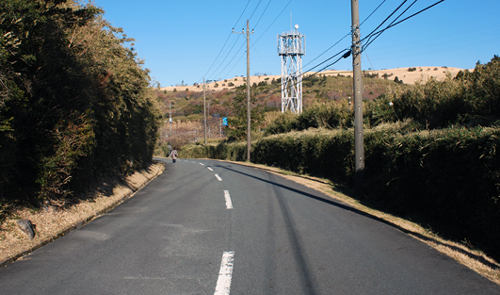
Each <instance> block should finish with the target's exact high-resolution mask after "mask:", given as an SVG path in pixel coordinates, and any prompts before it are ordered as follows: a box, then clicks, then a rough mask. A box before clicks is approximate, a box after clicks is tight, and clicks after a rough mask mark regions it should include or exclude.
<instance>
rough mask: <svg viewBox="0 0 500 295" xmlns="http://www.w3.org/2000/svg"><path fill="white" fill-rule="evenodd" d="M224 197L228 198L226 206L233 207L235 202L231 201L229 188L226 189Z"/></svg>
mask: <svg viewBox="0 0 500 295" xmlns="http://www.w3.org/2000/svg"><path fill="white" fill-rule="evenodd" d="M224 199H226V208H227V209H228V210H229V209H233V202H232V201H231V196H230V195H229V191H228V190H224Z"/></svg>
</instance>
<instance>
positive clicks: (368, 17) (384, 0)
mask: <svg viewBox="0 0 500 295" xmlns="http://www.w3.org/2000/svg"><path fill="white" fill-rule="evenodd" d="M385 2H386V0H383V1H382V2H381V3H380V4H379V5H378V6H377V7H376V8H375V9H374V10H373V11H372V12H371V13H370V14H369V15H368V16H367V17H366V18H365V20H363V22H362V23H361V24H360V26H362V25H363V24H364V23H365V22H366V21H367V20H368V19H370V17H371V16H372V15H373V14H374V13H375V12H376V11H377V10H378V9H379V8H380V7H381V6H382V5H383V4H384V3H385ZM351 33H352V32H349V33H347V34H346V35H345V36H344V37H342V38H340V40H338V41H337V42H335V43H334V44H333V45H332V46H330V47H328V49H326V50H325V51H323V52H322V53H321V54H320V55H318V56H317V57H315V58H314V59H313V60H311V61H310V62H308V63H307V64H306V65H305V67H307V66H308V65H310V64H311V63H313V62H314V61H315V60H317V59H318V58H320V57H321V56H323V55H324V54H325V53H327V52H328V51H330V50H331V49H332V48H333V47H335V46H337V45H338V44H339V43H340V42H342V41H343V40H344V39H345V38H347V37H349V36H350V35H351Z"/></svg>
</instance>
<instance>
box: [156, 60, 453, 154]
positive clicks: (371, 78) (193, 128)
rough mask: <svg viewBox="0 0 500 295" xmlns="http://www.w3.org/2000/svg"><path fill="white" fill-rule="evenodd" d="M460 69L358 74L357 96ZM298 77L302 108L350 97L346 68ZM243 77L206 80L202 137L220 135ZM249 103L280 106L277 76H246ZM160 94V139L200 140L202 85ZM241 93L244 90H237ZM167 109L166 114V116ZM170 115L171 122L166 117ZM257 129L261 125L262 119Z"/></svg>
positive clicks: (442, 76)
mask: <svg viewBox="0 0 500 295" xmlns="http://www.w3.org/2000/svg"><path fill="white" fill-rule="evenodd" d="M459 71H460V69H457V68H446V67H440V68H437V67H418V68H417V67H414V68H399V69H390V70H380V71H365V72H363V75H364V78H363V86H364V93H363V98H364V99H368V100H373V99H375V98H377V97H379V96H380V95H381V94H384V93H385V91H386V89H388V88H390V87H391V86H395V85H397V84H396V83H395V80H397V81H399V83H401V81H402V82H403V84H402V87H410V85H411V84H414V83H415V82H417V81H419V80H421V81H422V82H425V81H427V80H428V79H429V78H430V77H433V78H435V79H437V80H444V79H445V78H446V75H452V76H455V75H456V74H457V73H458V72H459ZM305 76H306V77H305V78H304V80H303V105H304V109H306V108H307V107H309V106H311V105H314V104H316V103H326V102H329V101H341V100H348V101H349V100H350V97H351V96H352V72H349V71H325V72H323V73H321V74H317V75H309V74H306V75H305ZM245 83H246V78H244V77H235V78H232V79H225V80H221V81H217V82H211V83H207V84H206V86H205V87H206V88H205V90H206V91H205V97H206V102H207V115H208V116H207V133H208V134H207V137H208V139H212V138H217V139H220V138H221V137H225V133H224V130H223V129H224V128H223V126H222V122H221V120H222V119H221V118H222V117H232V116H234V115H235V114H234V104H235V100H234V98H235V97H236V96H237V93H238V89H239V91H240V95H242V94H241V92H242V91H243V92H244V91H245V89H244V88H243V87H244V85H245ZM250 83H251V84H252V98H255V99H256V103H254V106H256V105H260V106H261V107H262V111H264V112H266V113H268V112H272V111H279V110H280V108H281V92H280V91H281V90H280V84H279V83H280V77H278V76H254V77H251V78H250ZM157 95H158V96H159V98H160V101H161V102H162V103H161V111H162V114H163V118H164V120H163V122H164V124H163V125H162V126H161V127H160V135H161V136H160V143H161V145H166V143H167V142H170V144H171V145H175V146H177V147H180V146H182V145H184V144H187V143H189V142H197V141H200V140H203V139H204V137H203V112H204V110H203V86H202V85H196V86H178V87H164V88H160V89H159V90H157ZM243 95H246V94H243ZM170 112H171V114H170ZM170 116H171V117H172V124H169V123H168V122H169V118H170ZM261 128H266V123H264V124H263V125H262V126H261Z"/></svg>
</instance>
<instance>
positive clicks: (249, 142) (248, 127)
mask: <svg viewBox="0 0 500 295" xmlns="http://www.w3.org/2000/svg"><path fill="white" fill-rule="evenodd" d="M249 23H250V22H249V20H247V31H246V34H247V161H248V162H250V149H251V148H252V135H251V133H250V132H251V126H250V119H251V116H250V110H251V109H250V108H251V106H250V25H249ZM233 33H236V34H245V29H243V30H242V31H241V33H239V32H235V31H234V29H233ZM252 34H253V30H252Z"/></svg>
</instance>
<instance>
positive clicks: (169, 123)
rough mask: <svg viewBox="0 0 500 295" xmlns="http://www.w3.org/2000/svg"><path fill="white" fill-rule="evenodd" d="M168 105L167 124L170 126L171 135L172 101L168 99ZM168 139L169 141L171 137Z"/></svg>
mask: <svg viewBox="0 0 500 295" xmlns="http://www.w3.org/2000/svg"><path fill="white" fill-rule="evenodd" d="M169 106H170V111H169V112H168V125H169V126H170V132H169V137H172V101H169ZM168 140H169V141H171V140H172V138H169V139H168Z"/></svg>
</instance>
